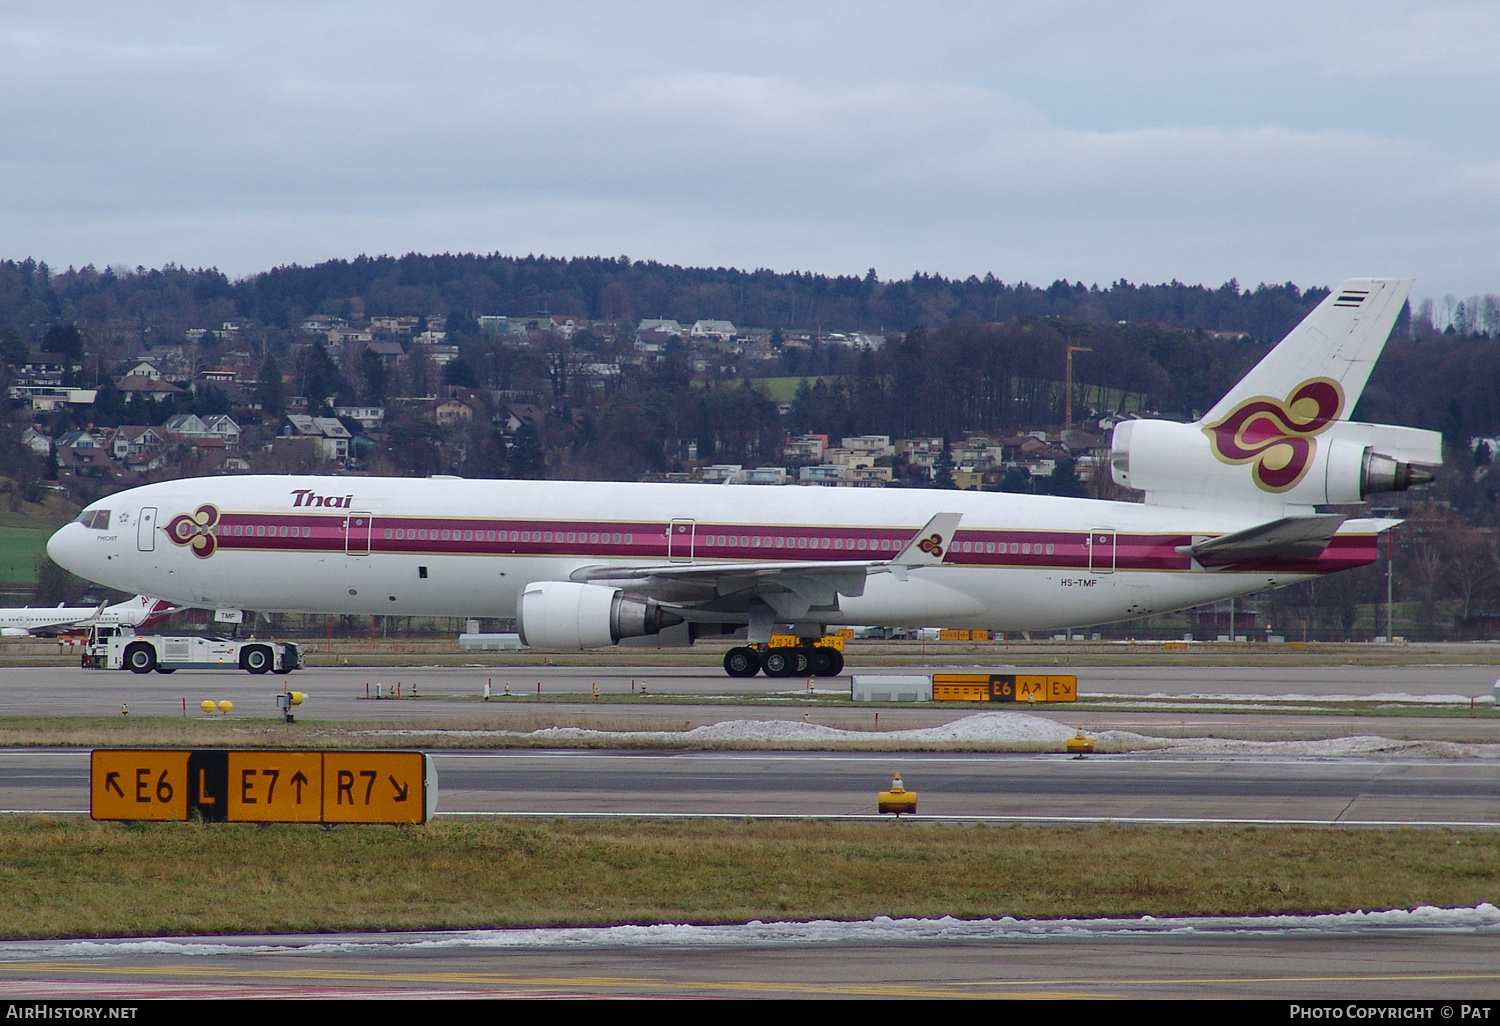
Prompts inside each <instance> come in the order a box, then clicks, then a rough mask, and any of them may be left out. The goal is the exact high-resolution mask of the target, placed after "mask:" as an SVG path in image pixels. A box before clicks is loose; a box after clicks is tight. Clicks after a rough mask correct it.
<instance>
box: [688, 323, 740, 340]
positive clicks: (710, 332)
mask: <svg viewBox="0 0 1500 1026" xmlns="http://www.w3.org/2000/svg"><path fill="white" fill-rule="evenodd" d="M692 335H693V337H694V338H711V339H714V340H716V341H719V342H724V341H727V340H728V339H731V338H734V336H735V328H734V323H733V322H732V321H695V322H693V327H692Z"/></svg>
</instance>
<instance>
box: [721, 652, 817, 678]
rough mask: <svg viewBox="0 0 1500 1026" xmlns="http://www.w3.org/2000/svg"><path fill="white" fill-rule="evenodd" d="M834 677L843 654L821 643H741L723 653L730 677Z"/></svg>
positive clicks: (725, 669) (725, 666) (726, 669)
mask: <svg viewBox="0 0 1500 1026" xmlns="http://www.w3.org/2000/svg"><path fill="white" fill-rule="evenodd" d="M762 670H764V671H765V674H766V676H767V677H801V676H804V675H806V676H812V677H837V676H838V675H839V674H841V673H843V672H844V654H843V653H842V652H840V651H839V650H838V649H836V648H825V647H824V646H822V645H809V644H802V645H795V646H792V645H786V646H780V645H779V646H777V647H775V648H771V647H769V646H766V645H741V646H739V647H737V648H731V649H730V650H729V651H728V652H726V653H724V672H725V673H727V674H729V675H730V676H731V677H754V676H755V675H756V674H757V673H759V672H761V671H762Z"/></svg>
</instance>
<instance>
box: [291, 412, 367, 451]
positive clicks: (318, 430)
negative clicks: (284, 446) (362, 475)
mask: <svg viewBox="0 0 1500 1026" xmlns="http://www.w3.org/2000/svg"><path fill="white" fill-rule="evenodd" d="M281 435H282V437H283V438H287V439H291V440H294V441H305V442H307V443H309V444H313V445H316V446H317V449H318V452H319V454H320V455H321V456H322V457H323V458H324V459H326V460H334V461H336V462H343V461H344V460H347V459H348V458H349V439H350V437H351V436H350V434H349V429H348V428H346V427H344V425H343V424H342V423H341V422H340V421H339V419H338V418H337V417H309V416H307V415H306V414H300V413H289V414H287V416H286V423H285V424H283V425H282V428H281Z"/></svg>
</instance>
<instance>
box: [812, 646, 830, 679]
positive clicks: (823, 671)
mask: <svg viewBox="0 0 1500 1026" xmlns="http://www.w3.org/2000/svg"><path fill="white" fill-rule="evenodd" d="M833 655H834V651H833V649H831V648H815V649H813V650H812V651H811V652H809V653H807V663H808V666H807V669H808V672H809V673H811V674H812V675H813V676H814V677H828V676H831V675H832V673H833Z"/></svg>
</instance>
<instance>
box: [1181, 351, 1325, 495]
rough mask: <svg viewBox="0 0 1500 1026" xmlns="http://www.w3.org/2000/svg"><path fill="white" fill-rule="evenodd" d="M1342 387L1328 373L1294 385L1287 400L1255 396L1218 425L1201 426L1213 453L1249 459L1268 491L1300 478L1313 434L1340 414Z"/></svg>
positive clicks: (1236, 459)
mask: <svg viewBox="0 0 1500 1026" xmlns="http://www.w3.org/2000/svg"><path fill="white" fill-rule="evenodd" d="M1343 408H1344V390H1343V389H1342V388H1340V387H1339V383H1338V382H1337V381H1333V380H1332V379H1330V378H1314V379H1313V380H1311V381H1305V382H1303V383H1302V384H1300V385H1298V386H1297V387H1296V389H1294V390H1293V391H1292V394H1291V395H1289V396H1287V398H1286V400H1285V401H1283V400H1280V399H1273V398H1271V397H1270V396H1255V397H1254V398H1251V399H1246V400H1245V401H1244V402H1242V403H1240V404H1239V405H1238V406H1236V407H1235V408H1234V409H1233V410H1231V411H1230V413H1229V415H1228V416H1227V417H1225V418H1224V419H1223V420H1221V421H1219V422H1218V423H1217V424H1209V425H1206V426H1205V427H1204V428H1203V431H1204V433H1205V434H1207V435H1208V440H1209V443H1210V444H1211V445H1212V446H1213V451H1214V455H1215V456H1217V457H1218V458H1219V459H1221V460H1223V461H1224V462H1225V463H1234V464H1241V463H1253V464H1254V467H1253V469H1252V470H1251V477H1253V478H1254V479H1255V484H1256V485H1257V487H1259V488H1261V489H1263V490H1265V491H1268V492H1284V491H1286V490H1288V489H1289V488H1293V487H1295V486H1296V484H1297V482H1299V481H1301V480H1302V477H1303V475H1304V474H1306V473H1307V468H1308V467H1309V466H1311V465H1312V460H1313V455H1314V454H1315V453H1316V452H1317V445H1318V443H1317V436H1318V435H1320V434H1322V433H1323V432H1324V431H1326V430H1327V429H1328V426H1329V425H1330V424H1332V423H1333V422H1334V421H1336V420H1337V419H1338V416H1339V413H1340V412H1341V411H1342V410H1343Z"/></svg>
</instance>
